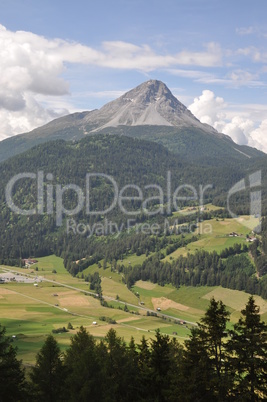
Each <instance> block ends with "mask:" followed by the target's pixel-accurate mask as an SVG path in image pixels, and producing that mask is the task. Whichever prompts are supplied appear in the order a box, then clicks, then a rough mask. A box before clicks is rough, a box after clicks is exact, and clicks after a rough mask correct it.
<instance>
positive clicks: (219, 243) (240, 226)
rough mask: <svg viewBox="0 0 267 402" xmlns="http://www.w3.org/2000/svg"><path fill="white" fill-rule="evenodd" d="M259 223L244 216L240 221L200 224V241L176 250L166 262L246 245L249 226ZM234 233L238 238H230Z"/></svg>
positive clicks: (224, 220)
mask: <svg viewBox="0 0 267 402" xmlns="http://www.w3.org/2000/svg"><path fill="white" fill-rule="evenodd" d="M257 223H258V220H257V219H252V220H249V219H248V217H247V216H242V217H240V218H239V219H211V220H208V221H203V222H200V223H199V224H198V228H197V229H196V231H195V232H194V234H195V235H197V236H198V237H199V240H197V241H196V242H193V243H190V244H188V245H187V246H186V247H181V248H179V249H177V250H175V251H174V252H173V253H171V254H169V255H168V256H166V258H165V261H170V260H172V259H175V258H178V257H180V256H186V255H187V254H188V253H194V252H196V251H198V250H205V251H209V252H210V251H217V252H220V251H222V250H224V249H225V248H229V247H231V246H233V245H234V244H237V243H238V244H244V243H246V236H247V235H248V234H250V233H251V228H250V227H249V226H251V227H252V228H253V227H255V226H256V224H257ZM232 232H235V233H237V234H238V236H237V237H232V236H230V233H232Z"/></svg>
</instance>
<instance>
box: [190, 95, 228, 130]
mask: <svg viewBox="0 0 267 402" xmlns="http://www.w3.org/2000/svg"><path fill="white" fill-rule="evenodd" d="M225 106H226V104H225V102H224V100H223V98H220V97H215V95H214V93H213V92H212V91H210V90H208V89H206V90H205V91H203V92H202V95H200V96H199V97H198V98H195V99H194V102H193V103H192V104H191V105H190V106H189V110H190V111H191V112H192V113H193V114H194V115H195V116H196V117H197V118H198V119H199V120H200V121H201V122H202V123H207V124H210V125H211V126H213V127H214V126H215V125H216V123H218V122H219V121H220V120H221V119H222V118H224V117H225V116H224V112H223V110H224V108H225Z"/></svg>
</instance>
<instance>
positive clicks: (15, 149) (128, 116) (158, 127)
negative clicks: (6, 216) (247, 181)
mask: <svg viewBox="0 0 267 402" xmlns="http://www.w3.org/2000/svg"><path fill="white" fill-rule="evenodd" d="M108 132H110V133H112V134H119V135H130V136H132V137H134V136H135V135H136V136H137V137H138V138H143V139H148V140H150V141H154V142H158V143H160V144H162V145H164V146H166V147H167V148H168V149H169V150H170V151H172V152H175V153H177V154H179V155H186V157H188V158H189V159H191V160H192V159H193V158H195V157H197V158H198V159H199V160H201V159H202V160H203V161H205V160H208V159H209V158H211V156H212V157H213V159H214V158H217V160H220V161H221V163H223V161H224V160H225V159H226V160H227V159H228V158H229V157H230V158H232V159H233V160H234V159H236V160H245V159H248V158H254V157H257V156H262V155H264V153H262V152H261V151H258V150H256V149H254V148H250V147H245V146H241V145H238V144H236V143H235V142H234V141H233V140H232V139H231V138H230V137H229V136H227V135H225V134H222V133H219V132H217V131H216V130H215V129H214V128H213V127H211V126H209V125H207V124H203V123H201V122H200V121H199V120H198V119H197V118H196V117H195V116H194V115H193V114H192V113H191V112H190V111H189V110H188V109H187V108H186V106H184V105H183V104H182V103H181V102H180V101H179V100H178V99H177V98H176V97H175V96H174V95H173V94H172V93H171V91H170V90H169V88H168V87H167V86H166V85H165V84H164V83H163V82H161V81H158V80H149V81H146V82H144V83H142V84H140V85H138V86H137V87H136V88H134V89H131V90H130V91H128V92H126V93H125V94H124V95H122V96H120V97H119V98H118V99H115V100H113V101H111V102H109V103H107V104H105V105H104V106H102V107H101V108H100V109H94V110H91V111H84V112H80V113H73V114H69V115H67V116H63V117H60V118H58V119H55V120H53V121H51V122H49V123H47V124H46V125H44V126H42V127H39V128H36V129H34V130H32V131H31V132H29V133H24V134H20V135H17V136H14V137H11V138H8V139H5V140H4V141H2V142H1V147H0V162H1V161H4V160H6V159H8V158H9V157H11V156H14V155H16V154H19V153H21V152H23V151H26V150H27V149H30V148H32V147H33V146H35V145H38V144H41V143H44V142H47V141H50V140H56V139H64V140H66V141H73V140H75V141H76V140H79V139H81V138H83V137H84V136H86V135H93V134H98V133H108ZM157 132H160V135H156V134H155V133H157ZM142 133H143V134H142ZM193 148H195V152H193V153H192V152H191V150H192V149H193ZM197 148H198V149H199V152H198V150H197ZM210 160H211V159H210ZM214 162H216V161H214ZM212 163H213V162H212ZM226 163H227V162H226Z"/></svg>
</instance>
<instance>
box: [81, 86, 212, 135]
mask: <svg viewBox="0 0 267 402" xmlns="http://www.w3.org/2000/svg"><path fill="white" fill-rule="evenodd" d="M85 122H86V123H87V124H90V123H91V124H96V126H97V128H95V130H94V131H100V130H102V129H104V128H107V127H118V126H144V125H153V126H173V127H198V128H202V129H203V124H201V123H200V121H199V120H198V119H197V118H196V117H195V116H193V114H192V113H191V112H190V111H189V110H188V109H187V108H186V107H185V106H184V105H183V104H182V103H181V102H180V101H179V100H178V99H177V98H176V97H175V96H174V95H173V94H172V93H171V91H170V90H169V88H168V87H167V86H166V85H165V84H164V83H163V82H162V81H158V80H149V81H146V82H144V83H142V84H140V85H138V86H137V87H136V88H134V89H131V90H130V91H128V92H126V93H125V94H124V95H122V96H121V97H119V98H118V99H116V100H114V101H112V102H109V103H107V104H106V105H104V106H103V107H102V108H101V109H99V110H95V111H93V112H90V113H88V115H87V116H86V117H85ZM205 131H209V132H210V133H213V134H214V133H216V130H214V129H213V128H212V127H209V126H208V127H206V129H205Z"/></svg>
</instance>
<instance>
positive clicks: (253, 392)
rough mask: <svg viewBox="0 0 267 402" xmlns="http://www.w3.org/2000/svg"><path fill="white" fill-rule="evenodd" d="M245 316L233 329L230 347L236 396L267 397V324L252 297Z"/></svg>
mask: <svg viewBox="0 0 267 402" xmlns="http://www.w3.org/2000/svg"><path fill="white" fill-rule="evenodd" d="M241 314H242V317H241V318H240V319H239V321H238V323H237V324H235V326H234V330H233V331H231V337H232V339H231V341H229V342H228V348H229V350H230V351H231V353H232V354H233V355H232V357H231V359H230V363H231V366H232V369H233V370H234V372H235V374H236V376H235V386H234V389H233V391H232V393H233V396H234V398H235V399H234V400H236V401H242V402H256V401H266V399H267V325H266V324H265V323H264V322H262V321H261V319H260V315H259V308H258V307H257V306H256V304H255V300H254V299H253V297H250V298H249V301H248V303H247V305H246V307H245V309H244V310H242V311H241Z"/></svg>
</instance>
